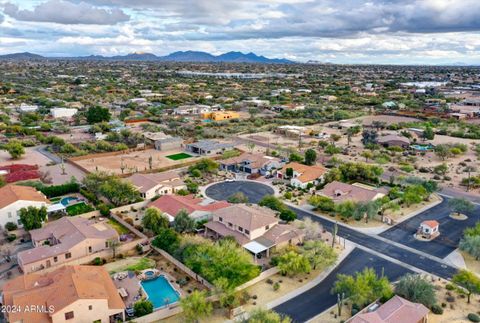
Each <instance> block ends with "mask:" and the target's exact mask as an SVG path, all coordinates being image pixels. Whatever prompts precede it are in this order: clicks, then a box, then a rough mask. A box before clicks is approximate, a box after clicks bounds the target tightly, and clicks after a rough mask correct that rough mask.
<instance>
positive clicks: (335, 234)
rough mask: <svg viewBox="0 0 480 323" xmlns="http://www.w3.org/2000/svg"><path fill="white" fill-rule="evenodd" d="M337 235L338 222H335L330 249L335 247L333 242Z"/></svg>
mask: <svg viewBox="0 0 480 323" xmlns="http://www.w3.org/2000/svg"><path fill="white" fill-rule="evenodd" d="M337 233H338V221H335V224H334V225H333V230H332V248H333V247H335V240H336V238H337Z"/></svg>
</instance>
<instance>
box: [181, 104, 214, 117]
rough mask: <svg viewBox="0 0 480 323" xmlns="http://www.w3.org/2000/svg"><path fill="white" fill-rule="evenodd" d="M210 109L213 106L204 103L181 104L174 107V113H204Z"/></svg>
mask: <svg viewBox="0 0 480 323" xmlns="http://www.w3.org/2000/svg"><path fill="white" fill-rule="evenodd" d="M210 111H212V107H211V106H209V105H202V104H193V105H181V106H179V107H177V108H175V109H173V113H174V114H178V115H189V114H202V113H207V112H210Z"/></svg>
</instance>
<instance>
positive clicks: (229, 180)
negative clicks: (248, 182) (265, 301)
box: [225, 178, 235, 183]
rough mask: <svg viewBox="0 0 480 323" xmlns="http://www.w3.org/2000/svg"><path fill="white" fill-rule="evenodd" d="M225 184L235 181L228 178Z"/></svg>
mask: <svg viewBox="0 0 480 323" xmlns="http://www.w3.org/2000/svg"><path fill="white" fill-rule="evenodd" d="M225 182H227V183H230V182H235V180H234V179H233V178H228V179H226V180H225Z"/></svg>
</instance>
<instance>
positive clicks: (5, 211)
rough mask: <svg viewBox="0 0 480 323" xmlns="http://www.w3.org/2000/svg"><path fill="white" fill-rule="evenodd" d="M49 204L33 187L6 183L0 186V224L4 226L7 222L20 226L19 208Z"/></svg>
mask: <svg viewBox="0 0 480 323" xmlns="http://www.w3.org/2000/svg"><path fill="white" fill-rule="evenodd" d="M49 204H50V201H49V200H48V199H47V197H46V196H45V195H43V194H42V193H41V192H39V191H37V190H36V189H35V188H33V187H29V186H20V185H12V184H10V185H6V186H4V187H2V188H0V226H2V228H5V224H7V223H8V222H13V223H15V224H17V225H18V226H22V224H21V223H20V217H19V211H20V209H22V208H26V207H29V206H34V207H37V208H40V207H42V206H48V205H49Z"/></svg>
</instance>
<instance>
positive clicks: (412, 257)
mask: <svg viewBox="0 0 480 323" xmlns="http://www.w3.org/2000/svg"><path fill="white" fill-rule="evenodd" d="M290 208H291V209H292V210H293V211H295V213H297V217H298V218H299V219H301V218H304V217H310V218H311V219H312V220H313V221H316V222H319V223H320V224H321V225H322V226H323V227H324V228H325V229H327V230H328V231H330V232H331V231H332V228H333V225H334V223H333V222H332V221H330V220H327V219H325V218H321V217H318V216H311V215H310V213H308V212H306V211H304V210H301V209H298V208H296V207H290ZM338 236H340V237H342V238H345V239H347V240H350V241H352V242H354V243H356V244H358V245H361V246H363V247H365V248H368V249H371V250H373V251H376V252H378V253H380V254H382V255H385V256H389V257H391V258H393V259H396V260H398V261H400V262H403V263H405V264H408V265H411V266H413V267H416V268H418V269H421V270H423V271H425V272H428V273H431V274H434V275H437V276H439V277H442V278H445V279H450V278H451V277H452V276H453V275H454V274H455V273H456V272H457V270H456V269H455V268H454V267H451V266H448V265H446V264H444V263H441V262H439V261H435V260H432V259H429V258H426V257H424V256H422V255H420V254H417V253H414V252H412V251H409V250H407V249H404V248H401V247H397V246H395V245H393V244H390V243H388V242H385V241H383V240H380V239H378V238H376V237H374V236H371V235H367V234H364V233H361V232H359V231H356V230H353V229H350V228H348V227H345V226H343V225H341V224H338Z"/></svg>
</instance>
